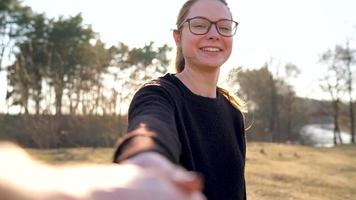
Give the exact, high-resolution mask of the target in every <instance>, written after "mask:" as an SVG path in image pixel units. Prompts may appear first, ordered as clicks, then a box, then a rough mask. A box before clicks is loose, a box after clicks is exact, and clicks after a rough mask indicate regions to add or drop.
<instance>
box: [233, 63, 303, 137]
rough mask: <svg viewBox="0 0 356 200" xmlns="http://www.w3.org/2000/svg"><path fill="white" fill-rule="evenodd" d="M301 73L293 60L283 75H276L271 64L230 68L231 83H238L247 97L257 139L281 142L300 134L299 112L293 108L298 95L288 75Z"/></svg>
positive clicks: (286, 66)
mask: <svg viewBox="0 0 356 200" xmlns="http://www.w3.org/2000/svg"><path fill="white" fill-rule="evenodd" d="M298 73H299V72H298V68H297V67H296V66H295V65H293V64H290V63H287V64H286V65H285V74H286V77H284V78H281V77H279V78H276V77H275V76H273V74H272V73H271V72H270V70H269V67H268V64H265V65H264V66H263V67H262V68H260V69H253V70H248V69H247V70H242V69H241V68H235V69H233V70H231V71H230V73H229V78H228V79H229V84H230V85H233V86H234V85H236V84H237V85H238V86H239V90H238V96H242V97H243V99H246V100H247V105H248V107H249V108H248V110H249V115H253V127H254V129H255V130H256V132H257V134H254V135H256V137H255V138H256V139H259V140H261V139H262V140H269V141H272V142H282V141H284V140H293V139H295V138H296V136H295V135H293V134H298V132H297V131H296V130H297V128H298V127H299V123H297V119H298V117H299V116H298V115H299V114H300V113H299V112H297V111H296V109H295V108H294V107H295V105H294V101H295V99H296V96H295V92H294V89H293V87H292V86H291V85H289V84H288V77H292V76H296V75H297V74H298ZM294 121H295V122H294ZM293 122H294V123H293ZM282 133H285V134H282ZM267 135H268V137H266V136H267Z"/></svg>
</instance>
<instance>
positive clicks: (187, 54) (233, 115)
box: [114, 0, 246, 200]
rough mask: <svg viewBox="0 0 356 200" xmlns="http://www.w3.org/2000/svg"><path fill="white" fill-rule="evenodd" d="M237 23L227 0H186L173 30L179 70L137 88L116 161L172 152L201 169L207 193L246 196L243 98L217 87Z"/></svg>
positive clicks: (157, 165) (158, 163)
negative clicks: (237, 97) (233, 95)
mask: <svg viewBox="0 0 356 200" xmlns="http://www.w3.org/2000/svg"><path fill="white" fill-rule="evenodd" d="M236 28H237V22H235V21H233V20H232V14H231V12H230V10H229V8H228V6H227V3H226V2H225V1H224V0H188V1H187V2H186V3H185V4H184V5H183V7H182V8H181V10H180V12H179V15H178V19H177V29H176V30H175V31H174V32H173V37H174V40H175V42H176V45H177V58H176V69H177V72H178V73H177V74H175V75H174V74H167V75H165V76H163V77H161V78H159V79H157V80H155V81H152V82H150V83H148V84H146V85H145V86H144V87H142V88H141V89H140V90H139V91H138V92H137V93H136V94H135V96H134V98H133V100H132V102H131V105H130V108H129V127H128V134H127V135H125V136H124V137H123V138H122V139H121V140H120V141H119V142H118V147H117V150H116V153H115V158H114V160H115V162H117V163H121V162H123V161H125V162H129V163H133V164H137V165H140V166H143V167H145V168H152V169H161V168H167V166H168V165H169V164H167V163H169V162H167V160H169V161H170V163H173V164H177V165H180V166H183V167H184V168H185V169H187V170H188V171H194V172H198V174H201V175H202V176H203V177H204V182H205V185H204V189H203V192H204V194H205V195H206V197H207V198H208V199H209V200H215V199H216V200H217V199H219V200H221V199H224V200H229V199H234V200H237V199H246V188H245V178H244V167H245V152H246V145H245V135H244V134H245V133H244V121H243V115H242V113H241V111H243V110H244V104H243V103H242V102H241V101H239V100H238V99H236V98H234V97H232V96H230V95H229V94H228V92H227V91H226V90H223V89H221V88H218V87H217V82H218V78H219V72H220V67H221V66H222V65H223V64H224V63H225V62H226V60H227V59H228V58H229V56H230V54H231V50H232V43H233V37H232V36H233V35H234V34H235V31H236ZM171 167H174V165H172V166H171ZM192 177H195V178H193V179H196V176H194V175H192ZM177 186H178V188H181V189H184V190H187V191H194V190H199V187H200V186H199V183H196V182H195V184H178V185H177Z"/></svg>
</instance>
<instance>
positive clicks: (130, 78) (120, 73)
mask: <svg viewBox="0 0 356 200" xmlns="http://www.w3.org/2000/svg"><path fill="white" fill-rule="evenodd" d="M171 49H172V48H171V47H168V45H166V44H165V45H163V46H161V47H154V43H153V42H149V43H148V44H145V45H144V46H143V47H142V48H136V47H135V48H131V49H130V48H129V47H128V46H127V45H125V44H123V43H119V44H118V45H117V46H116V47H115V50H113V51H115V55H114V60H113V62H112V64H111V65H112V68H114V69H112V70H111V71H112V73H113V76H114V77H115V79H116V80H119V79H120V81H121V88H120V89H121V91H120V92H119V94H120V97H119V98H120V103H123V102H125V103H127V102H128V101H129V100H130V99H131V98H132V96H133V94H134V93H135V92H136V90H137V89H138V88H139V87H140V86H142V85H143V84H144V83H145V82H147V81H149V80H151V79H155V78H157V77H159V76H161V75H163V74H164V73H166V72H167V68H168V64H169V59H168V56H167V54H168V53H169V52H170V51H171ZM115 69H116V70H115Z"/></svg>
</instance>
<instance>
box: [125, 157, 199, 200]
mask: <svg viewBox="0 0 356 200" xmlns="http://www.w3.org/2000/svg"><path fill="white" fill-rule="evenodd" d="M126 163H128V164H135V165H138V166H141V167H142V168H143V169H145V170H149V171H151V172H150V173H153V174H155V178H163V179H165V180H167V181H168V182H169V184H172V186H173V187H175V188H176V189H178V190H179V191H180V192H182V193H183V194H185V195H186V196H187V197H188V196H189V198H194V199H202V197H203V195H202V194H201V191H202V189H203V178H202V176H201V175H199V174H197V173H194V172H188V171H187V170H185V169H184V168H182V167H180V166H177V165H175V164H173V163H171V162H170V161H169V160H168V159H166V158H165V157H163V156H161V155H160V154H158V153H154V152H147V153H142V154H139V155H137V156H135V157H133V158H131V159H129V161H127V162H126Z"/></svg>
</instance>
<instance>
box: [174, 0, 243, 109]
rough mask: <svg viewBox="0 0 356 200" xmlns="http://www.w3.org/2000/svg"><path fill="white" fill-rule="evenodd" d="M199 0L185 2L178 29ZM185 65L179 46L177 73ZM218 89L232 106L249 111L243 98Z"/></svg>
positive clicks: (178, 29)
mask: <svg viewBox="0 0 356 200" xmlns="http://www.w3.org/2000/svg"><path fill="white" fill-rule="evenodd" d="M198 1H200V0H188V1H187V2H185V3H184V4H183V6H182V8H181V9H180V11H179V13H178V17H177V22H176V25H177V30H176V31H180V29H181V24H182V23H183V22H184V20H185V18H186V17H187V15H188V12H189V10H190V8H191V7H192V6H193V5H194V4H195V3H196V2H198ZM217 1H219V2H221V3H223V4H224V5H225V6H226V7H228V4H227V2H226V1H225V0H217ZM184 66H185V60H184V56H183V52H182V49H181V48H180V47H178V48H177V53H176V61H175V67H176V71H177V73H180V72H182V71H183V70H184ZM218 91H219V92H221V93H222V94H223V95H224V96H225V97H226V98H227V99H228V100H229V101H230V103H231V104H232V106H234V107H235V108H236V109H238V110H240V111H241V112H243V113H247V106H246V103H245V102H244V101H243V100H241V99H240V98H239V97H237V96H236V95H234V94H233V93H230V92H229V91H228V90H226V89H223V88H221V87H218Z"/></svg>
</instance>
